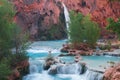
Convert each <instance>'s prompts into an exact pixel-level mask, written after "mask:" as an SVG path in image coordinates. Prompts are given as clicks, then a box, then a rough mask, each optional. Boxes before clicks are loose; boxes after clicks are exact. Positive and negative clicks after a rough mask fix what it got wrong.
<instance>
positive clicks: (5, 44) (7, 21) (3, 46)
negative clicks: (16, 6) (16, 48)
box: [0, 0, 15, 59]
mask: <svg viewBox="0 0 120 80" xmlns="http://www.w3.org/2000/svg"><path fill="white" fill-rule="evenodd" d="M0 2H1V4H0V59H2V57H3V56H7V54H9V53H10V51H9V49H10V48H11V47H12V46H11V41H12V37H11V36H12V35H11V31H12V28H13V27H12V25H13V20H12V19H13V16H14V14H15V13H14V10H13V6H12V5H11V4H10V3H9V2H8V1H7V0H1V1H0Z"/></svg>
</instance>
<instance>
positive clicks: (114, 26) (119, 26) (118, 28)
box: [107, 18, 120, 40]
mask: <svg viewBox="0 0 120 80" xmlns="http://www.w3.org/2000/svg"><path fill="white" fill-rule="evenodd" d="M108 23H109V24H108V25H107V29H108V30H112V31H113V32H114V33H116V34H117V36H118V38H119V40H120V18H119V19H118V21H116V22H115V21H114V20H113V19H112V18H108Z"/></svg>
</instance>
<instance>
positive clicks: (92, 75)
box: [85, 70, 103, 80]
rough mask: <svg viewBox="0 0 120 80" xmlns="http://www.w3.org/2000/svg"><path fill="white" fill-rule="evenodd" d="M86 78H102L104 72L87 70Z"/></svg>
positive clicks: (95, 79) (96, 79)
mask: <svg viewBox="0 0 120 80" xmlns="http://www.w3.org/2000/svg"><path fill="white" fill-rule="evenodd" d="M85 76H86V80H102V79H103V74H101V73H98V72H94V71H90V70H87V71H86V73H85Z"/></svg>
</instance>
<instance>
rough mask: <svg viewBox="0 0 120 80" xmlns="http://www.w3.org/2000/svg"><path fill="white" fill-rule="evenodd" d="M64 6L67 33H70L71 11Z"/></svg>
mask: <svg viewBox="0 0 120 80" xmlns="http://www.w3.org/2000/svg"><path fill="white" fill-rule="evenodd" d="M62 5H63V7H64V15H65V21H66V27H67V31H68V32H69V23H70V16H69V11H68V9H67V7H66V6H65V4H64V3H62ZM68 39H70V36H69V35H68Z"/></svg>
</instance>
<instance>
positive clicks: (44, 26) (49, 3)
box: [13, 0, 67, 40]
mask: <svg viewBox="0 0 120 80" xmlns="http://www.w3.org/2000/svg"><path fill="white" fill-rule="evenodd" d="M13 3H14V5H15V9H16V10H17V13H16V16H15V20H16V22H17V23H18V24H19V25H20V26H22V27H23V29H24V30H27V31H29V33H30V36H31V38H33V39H36V40H53V39H63V38H66V36H67V34H66V27H65V19H64V18H65V17H64V9H63V7H62V4H61V2H59V1H57V0H13Z"/></svg>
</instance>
